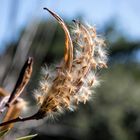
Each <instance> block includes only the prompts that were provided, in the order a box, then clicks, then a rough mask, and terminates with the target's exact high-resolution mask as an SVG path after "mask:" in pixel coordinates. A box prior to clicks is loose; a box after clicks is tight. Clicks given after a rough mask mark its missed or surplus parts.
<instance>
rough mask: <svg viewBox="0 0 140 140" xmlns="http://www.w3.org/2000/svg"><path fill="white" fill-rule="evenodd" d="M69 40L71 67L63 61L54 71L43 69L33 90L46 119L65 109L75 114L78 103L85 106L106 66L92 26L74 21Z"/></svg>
mask: <svg viewBox="0 0 140 140" xmlns="http://www.w3.org/2000/svg"><path fill="white" fill-rule="evenodd" d="M56 18H58V17H56ZM58 20H61V21H60V22H63V21H62V19H58ZM64 26H65V25H64ZM63 29H64V31H65V28H63ZM66 29H67V28H66ZM67 32H68V31H65V33H67ZM66 35H67V34H66ZM71 38H72V45H73V46H74V50H73V49H71V50H73V52H72V54H68V57H69V55H72V56H71V57H70V59H69V60H68V61H70V62H69V66H71V67H69V68H68V69H67V67H64V64H63V63H64V61H62V63H61V65H60V66H59V67H58V66H57V67H56V68H54V69H50V68H48V67H47V66H46V67H43V68H42V72H41V73H42V78H41V80H40V83H39V87H38V89H36V91H35V96H36V98H37V101H38V104H39V105H40V109H39V112H40V113H41V114H43V115H44V116H47V117H54V116H56V115H59V114H62V113H63V112H64V111H65V110H71V111H74V110H75V109H76V108H77V106H78V104H79V103H80V102H83V103H84V104H85V103H86V102H87V101H88V100H89V99H90V98H91V97H92V94H93V90H94V88H95V87H97V86H98V85H99V80H98V77H97V74H98V70H99V69H101V68H106V67H107V65H106V63H107V52H106V47H105V43H104V40H103V39H102V38H101V37H99V36H97V35H96V30H95V28H94V27H92V26H89V25H83V24H81V23H79V22H77V21H74V26H73V28H72V31H71ZM66 56H67V55H66Z"/></svg>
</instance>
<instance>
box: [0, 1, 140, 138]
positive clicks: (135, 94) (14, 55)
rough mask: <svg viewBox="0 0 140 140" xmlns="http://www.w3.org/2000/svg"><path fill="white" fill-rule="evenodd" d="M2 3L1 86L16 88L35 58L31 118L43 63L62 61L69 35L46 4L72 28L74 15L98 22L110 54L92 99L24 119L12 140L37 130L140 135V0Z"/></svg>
mask: <svg viewBox="0 0 140 140" xmlns="http://www.w3.org/2000/svg"><path fill="white" fill-rule="evenodd" d="M0 7H1V8H0V86H1V87H3V88H5V89H6V90H7V91H8V92H11V91H12V90H13V87H14V85H15V83H16V80H17V78H18V74H19V72H20V70H21V67H22V66H23V64H24V62H25V60H26V59H27V57H28V56H33V57H34V71H33V75H32V78H31V81H30V83H29V84H28V86H27V88H26V89H25V90H24V93H23V98H24V99H25V100H26V101H28V102H29V103H28V106H29V107H28V108H27V110H26V111H25V112H23V115H25V116H26V115H28V114H32V113H33V112H35V110H36V102H35V99H34V97H33V96H34V95H33V91H34V89H35V88H36V87H37V85H38V81H39V77H40V68H41V66H43V65H44V64H47V65H51V64H54V63H56V62H59V61H60V60H61V59H62V58H63V52H64V33H63V31H62V29H61V28H60V27H59V25H58V23H56V21H55V20H54V19H53V18H52V17H51V16H50V15H49V14H48V13H47V12H46V11H44V10H43V7H48V8H50V9H52V10H53V11H55V12H57V13H58V14H59V15H61V17H62V18H63V19H64V20H65V22H66V23H67V25H68V27H69V28H71V25H72V22H71V21H72V19H79V20H81V21H82V22H85V23H86V22H87V23H90V24H92V25H95V26H96V29H97V32H98V33H99V35H101V36H103V37H104V38H105V40H106V44H107V46H108V53H109V64H108V67H109V68H108V69H106V70H103V71H101V72H100V74H99V75H100V78H101V80H102V83H101V86H100V87H99V88H97V89H96V93H95V95H94V98H93V99H92V101H90V102H89V103H87V104H86V105H82V104H81V105H80V106H79V109H78V110H77V111H75V112H66V113H65V114H64V115H63V116H60V117H58V118H56V119H55V120H53V121H46V120H45V119H44V120H40V121H30V122H26V123H18V124H16V125H15V127H14V129H13V131H12V132H11V134H9V135H8V136H7V139H8V138H9V137H10V138H12V137H13V138H14V137H18V136H24V135H27V134H34V133H38V136H37V137H36V138H34V139H35V140H37V139H40V140H45V139H47V140H93V139H94V140H139V139H140V1H139V0H98V1H97V0H70V1H68V0H57V1H56V0H1V1H0ZM29 112H30V113H29Z"/></svg>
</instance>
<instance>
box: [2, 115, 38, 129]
mask: <svg viewBox="0 0 140 140" xmlns="http://www.w3.org/2000/svg"><path fill="white" fill-rule="evenodd" d="M35 119H38V118H37V117H36V114H35V115H33V116H30V117H26V118H22V117H17V118H15V119H12V120H9V121H6V122H3V123H1V124H0V127H1V126H5V125H9V124H11V123H16V122H24V121H29V120H35Z"/></svg>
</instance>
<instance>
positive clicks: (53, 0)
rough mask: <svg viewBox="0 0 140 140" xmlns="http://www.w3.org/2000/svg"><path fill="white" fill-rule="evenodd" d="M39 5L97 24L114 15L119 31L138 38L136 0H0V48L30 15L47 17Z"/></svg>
mask: <svg viewBox="0 0 140 140" xmlns="http://www.w3.org/2000/svg"><path fill="white" fill-rule="evenodd" d="M12 6H13V7H14V8H12ZM16 7H17V8H16ZM43 7H48V8H50V9H52V10H54V11H56V12H57V13H58V14H59V15H61V16H62V17H63V18H68V19H74V18H75V17H76V16H77V15H82V17H83V19H84V20H85V21H86V22H89V23H91V24H95V25H96V26H97V28H100V27H102V26H103V25H104V24H105V23H106V22H107V21H109V20H110V19H114V20H115V21H118V22H117V29H118V30H119V31H121V32H122V33H123V34H128V36H129V38H130V39H132V40H135V39H136V40H140V0H1V8H0V18H1V22H0V49H1V50H2V48H4V46H5V44H6V43H8V42H9V41H11V40H15V39H16V38H18V35H19V33H20V31H21V29H22V28H23V27H24V26H26V25H27V24H28V23H29V22H30V20H31V19H32V18H33V17H34V18H39V19H42V18H46V17H48V16H49V14H47V13H46V12H44V11H43V10H42V8H43Z"/></svg>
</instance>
